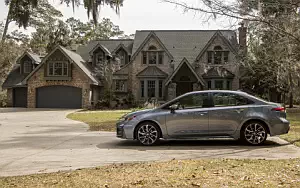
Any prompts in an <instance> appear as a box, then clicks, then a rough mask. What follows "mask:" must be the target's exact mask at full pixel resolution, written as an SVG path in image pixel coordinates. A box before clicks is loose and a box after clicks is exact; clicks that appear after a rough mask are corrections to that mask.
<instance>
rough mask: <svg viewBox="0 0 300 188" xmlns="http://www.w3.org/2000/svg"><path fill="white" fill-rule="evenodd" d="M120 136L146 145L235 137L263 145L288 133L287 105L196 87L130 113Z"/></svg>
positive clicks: (121, 122)
mask: <svg viewBox="0 0 300 188" xmlns="http://www.w3.org/2000/svg"><path fill="white" fill-rule="evenodd" d="M116 126H117V137H119V138H124V139H135V140H138V141H139V142H140V143H141V144H143V145H154V144H157V143H158V142H159V141H160V140H161V139H164V140H173V139H187V140H188V139H197V138H201V137H208V138H226V137H229V138H233V139H237V140H241V141H243V142H245V143H248V144H251V145H261V144H263V143H264V142H265V140H266V139H267V136H268V135H270V136H275V135H281V134H286V133H288V131H289V128H290V127H289V122H288V121H287V119H286V112H285V109H284V107H282V106H281V105H280V104H276V103H271V102H267V101H264V100H262V99H260V98H257V97H254V96H252V95H249V94H247V93H244V92H241V91H220V90H216V91H213V90H209V91H196V92H190V93H186V94H184V95H182V96H179V97H177V98H175V99H174V100H171V101H169V102H167V103H165V104H164V105H162V106H160V107H158V108H155V109H151V110H141V111H137V112H133V113H129V114H126V115H125V116H123V117H122V118H121V119H120V120H119V121H118V122H117V125H116Z"/></svg>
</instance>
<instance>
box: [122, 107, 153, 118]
mask: <svg viewBox="0 0 300 188" xmlns="http://www.w3.org/2000/svg"><path fill="white" fill-rule="evenodd" d="M152 110H153V109H146V110H139V111H135V112H131V113H128V114H126V115H124V116H123V118H127V117H129V116H139V115H142V114H146V113H148V112H150V111H152Z"/></svg>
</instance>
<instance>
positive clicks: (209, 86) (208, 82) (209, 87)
mask: <svg viewBox="0 0 300 188" xmlns="http://www.w3.org/2000/svg"><path fill="white" fill-rule="evenodd" d="M207 88H208V89H211V81H210V80H209V81H207Z"/></svg>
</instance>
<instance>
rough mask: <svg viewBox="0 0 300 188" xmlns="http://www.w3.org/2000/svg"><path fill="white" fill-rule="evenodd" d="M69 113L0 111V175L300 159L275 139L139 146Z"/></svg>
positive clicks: (290, 147) (295, 150)
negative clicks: (148, 163)
mask: <svg viewBox="0 0 300 188" xmlns="http://www.w3.org/2000/svg"><path fill="white" fill-rule="evenodd" d="M70 112H72V111H71V110H30V109H0V176H10V175H23V174H31V173H45V172H53V171H59V170H69V169H77V168H84V167H95V166H99V165H105V164H111V163H128V162H138V161H157V160H159V161H162V160H171V159H196V158H221V157H222V158H265V159H287V158H296V157H300V149H299V148H298V147H295V146H293V145H290V144H288V143H286V142H285V141H283V140H281V139H279V138H277V137H276V138H272V139H269V141H268V142H267V143H266V145H264V146H259V147H253V146H243V145H240V144H239V143H237V142H236V141H232V140H222V141H220V140H206V141H204V140H202V141H168V142H163V143H162V145H160V146H154V147H143V146H139V145H138V144H137V143H136V142H134V141H126V140H120V139H117V138H116V137H115V133H110V132H90V131H88V126H87V125H85V124H84V123H80V122H76V121H72V120H69V119H66V118H65V116H66V114H67V113H70Z"/></svg>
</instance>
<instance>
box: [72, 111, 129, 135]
mask: <svg viewBox="0 0 300 188" xmlns="http://www.w3.org/2000/svg"><path fill="white" fill-rule="evenodd" d="M129 112H131V110H114V111H94V112H93V111H83V112H75V113H72V114H69V115H68V116H67V118H69V119H72V120H76V121H82V122H84V123H87V124H88V125H89V126H90V130H91V131H115V130H116V121H117V120H118V119H119V118H120V117H122V116H123V115H124V114H126V113H129Z"/></svg>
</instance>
